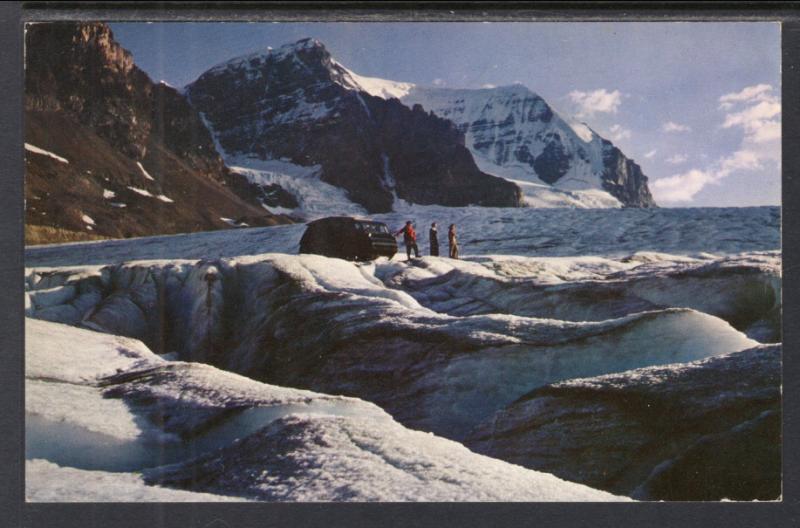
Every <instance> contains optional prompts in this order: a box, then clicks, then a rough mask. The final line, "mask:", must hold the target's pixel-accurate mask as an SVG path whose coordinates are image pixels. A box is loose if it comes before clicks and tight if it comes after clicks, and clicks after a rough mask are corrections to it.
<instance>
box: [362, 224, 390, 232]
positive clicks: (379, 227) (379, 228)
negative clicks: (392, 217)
mask: <svg viewBox="0 0 800 528" xmlns="http://www.w3.org/2000/svg"><path fill="white" fill-rule="evenodd" d="M356 229H358V230H359V231H365V232H367V233H388V232H389V228H387V227H386V226H385V225H383V224H378V223H373V222H356Z"/></svg>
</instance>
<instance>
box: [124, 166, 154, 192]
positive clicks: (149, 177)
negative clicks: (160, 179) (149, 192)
mask: <svg viewBox="0 0 800 528" xmlns="http://www.w3.org/2000/svg"><path fill="white" fill-rule="evenodd" d="M136 166H137V167H139V170H140V171H142V176H144V177H145V178H147V179H148V180H150V181H156V180H155V178H153V177H152V176H150V173H148V172H147V171H146V170H144V167H143V166H142V164H141V162H139V161H137V162H136ZM128 188H129V189H130V187H128Z"/></svg>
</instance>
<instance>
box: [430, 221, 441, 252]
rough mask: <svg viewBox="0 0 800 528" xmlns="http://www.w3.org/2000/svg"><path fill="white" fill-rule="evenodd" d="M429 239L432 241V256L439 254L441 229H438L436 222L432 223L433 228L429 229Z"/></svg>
mask: <svg viewBox="0 0 800 528" xmlns="http://www.w3.org/2000/svg"><path fill="white" fill-rule="evenodd" d="M428 239H430V241H431V256H432V257H438V256H439V231H438V230H437V229H436V222H434V223H432V224H431V230H430V231H428Z"/></svg>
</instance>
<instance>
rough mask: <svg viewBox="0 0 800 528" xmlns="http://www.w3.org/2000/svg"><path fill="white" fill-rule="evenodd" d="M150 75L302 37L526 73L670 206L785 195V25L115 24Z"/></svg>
mask: <svg viewBox="0 0 800 528" xmlns="http://www.w3.org/2000/svg"><path fill="white" fill-rule="evenodd" d="M111 27H112V29H113V31H114V34H115V36H116V38H117V40H118V41H119V42H120V43H121V44H122V45H123V46H124V47H126V48H127V49H129V50H130V51H131V52H132V53H133V54H134V58H135V60H136V63H137V64H138V65H139V67H141V68H142V69H143V70H145V71H146V72H147V73H148V74H149V75H150V76H151V77H152V78H153V79H154V80H165V81H167V82H168V83H170V84H172V85H173V86H183V85H185V84H187V83H189V82H191V81H193V80H194V79H196V78H197V77H198V76H199V75H200V74H201V73H203V72H204V71H205V70H206V69H208V68H210V67H211V66H213V65H214V64H217V63H219V62H222V61H224V60H227V59H229V58H231V57H234V56H236V55H241V54H244V53H248V52H251V51H256V50H258V49H263V48H266V47H267V46H271V47H277V46H280V45H282V44H286V43H289V42H293V41H296V40H298V39H301V38H304V37H315V38H318V39H319V40H321V41H322V42H323V43H324V44H325V46H326V47H327V48H328V49H329V50H330V52H331V54H332V55H333V56H334V57H335V58H336V59H337V60H338V61H339V62H340V63H342V64H344V65H345V66H347V67H348V68H350V69H351V70H353V71H355V72H356V73H358V74H360V75H366V76H371V77H383V78H386V79H393V80H397V81H409V82H414V83H418V84H422V85H438V86H448V87H459V88H478V87H481V86H485V85H496V86H500V85H506V84H512V83H515V82H521V83H523V84H525V85H526V86H528V87H529V88H530V89H532V90H533V91H535V92H537V93H538V94H539V95H541V96H542V97H544V98H545V100H547V101H548V102H549V103H550V104H551V105H552V106H553V107H554V108H555V109H556V110H557V111H559V112H560V113H561V114H562V115H564V116H565V117H568V116H574V115H577V116H579V118H580V119H581V120H583V121H585V122H586V123H587V124H588V125H589V126H591V127H592V128H593V129H594V130H596V131H597V132H598V133H599V134H600V135H602V136H604V137H606V138H608V139H611V140H612V141H613V142H614V143H615V144H616V145H618V146H619V147H620V148H621V149H622V151H623V152H624V153H625V154H626V155H628V156H629V157H631V158H633V159H634V160H635V161H636V162H637V163H639V164H640V165H641V166H642V168H643V170H644V172H645V174H647V175H648V176H649V177H650V187H651V190H652V191H653V194H654V195H655V197H656V200H657V201H658V202H659V204H661V205H665V206H747V205H777V204H779V203H780V119H781V114H780V26H779V24H777V23H772V22H725V23H704V22H702V23H701V22H673V23H652V22H651V23H648V22H627V23H600V22H583V23H581V22H574V23H565V22H557V23H527V22H525V23H522V22H516V23H345V22H337V23H302V24H301V23H250V24H243V23H217V22H214V23H115V24H111Z"/></svg>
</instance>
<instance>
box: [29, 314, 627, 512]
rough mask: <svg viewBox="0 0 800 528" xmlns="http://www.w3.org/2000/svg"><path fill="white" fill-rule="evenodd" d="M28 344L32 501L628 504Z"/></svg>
mask: <svg viewBox="0 0 800 528" xmlns="http://www.w3.org/2000/svg"><path fill="white" fill-rule="evenodd" d="M26 336H27V339H26V355H27V356H28V357H30V358H33V359H35V360H36V366H35V367H32V368H30V369H27V370H26V385H29V384H30V383H31V382H32V381H35V382H36V383H39V384H41V385H43V387H41V389H40V390H41V391H43V392H49V393H50V394H49V396H50V397H49V398H46V401H45V399H36V401H26V414H27V415H28V419H27V422H28V423H29V424H30V423H31V422H33V423H34V424H35V425H34V427H29V429H28V432H27V435H26V436H27V438H26V441H27V445H26V453H27V457H28V462H27V464H26V497H27V499H28V500H29V501H33V502H38V501H71V502H72V501H110V500H114V501H115V502H120V501H123V502H125V501H137V502H138V501H193V502H199V501H203V502H207V501H216V500H248V499H252V500H293V501H342V500H350V501H352V500H356V501H376V500H381V501H399V500H416V501H443V500H449V501H457V500H471V501H486V500H506V501H548V500H549V501H553V500H558V501H563V500H574V501H586V500H589V501H608V500H611V501H622V500H626V498H625V497H619V496H614V495H611V494H608V493H605V492H602V491H597V490H593V489H591V488H588V487H586V486H582V485H580V484H573V483H570V482H566V481H563V480H561V479H558V478H556V477H553V476H552V475H548V474H546V473H540V472H536V471H531V470H527V469H524V468H521V467H519V466H514V465H511V464H508V463H505V462H502V461H499V460H495V459H492V458H489V457H485V456H481V455H477V454H475V453H472V452H470V451H469V450H467V449H466V448H465V447H463V446H461V445H459V444H457V443H455V442H452V441H450V440H446V439H443V438H439V437H436V436H433V435H431V434H429V433H424V432H418V431H410V430H408V429H405V428H403V427H402V426H401V425H399V424H398V423H397V422H395V421H394V420H392V418H391V417H390V416H389V415H388V414H386V413H385V412H383V411H381V410H380V409H379V408H377V407H376V406H374V405H372V404H369V403H366V402H363V401H360V400H355V399H352V398H343V397H335V396H327V395H320V394H315V393H311V392H307V391H299V390H295V389H289V388H283V387H277V386H273V385H265V384H262V383H258V382H256V381H253V380H250V379H247V378H243V377H241V376H237V375H235V374H231V373H228V372H224V371H220V370H217V369H214V368H213V367H210V366H205V365H197V364H187V363H182V362H175V361H165V360H163V359H161V358H159V357H158V356H157V355H155V354H153V353H152V352H150V351H149V350H147V349H146V347H144V345H142V344H141V343H140V342H136V341H134V340H130V339H124V338H119V337H114V336H107V335H104V334H101V333H97V332H92V331H89V330H82V329H76V328H72V327H66V326H63V325H60V324H58V323H50V322H43V321H35V320H31V319H29V320H27V321H26ZM54 348H57V349H58V356H59V359H60V362H56V363H55V364H53V365H51V364H50V362H49V361H47V360H48V359H49V358H50V357H51V356H52V351H53V349H54ZM64 365H67V367H66V368H60V367H62V366H64ZM107 369H113V370H114V374H113V375H111V376H105V374H107V372H109V370H107ZM65 384H66V385H70V386H72V387H73V388H75V389H78V392H81V393H82V394H81V395H80V396H76V395H75V394H71V393H69V392H67V393H65V392H64V386H65ZM59 400H60V401H62V402H63V403H64V405H62V406H61V408H60V409H58V410H57V411H52V410H51V409H48V407H49V406H50V405H52V403H53V402H56V401H59ZM95 400H100V401H103V402H106V405H109V406H110V405H115V406H117V409H110V408H106V407H104V406H102V405H101V406H98V405H97V401H95ZM54 412H55V413H56V414H60V415H61V416H60V418H59V419H56V417H55V416H53V414H54ZM41 423H45V425H41ZM98 428H99V429H103V431H102V432H101V431H98V430H97V429H98ZM411 446H413V448H412V447H411ZM276 447H277V449H276ZM121 459H122V460H124V461H126V462H127V464H126V465H124V466H121V465H120V464H121ZM187 476H188V477H187ZM186 488H189V489H186ZM192 488H204V489H206V490H207V491H206V492H203V491H200V490H199V489H192Z"/></svg>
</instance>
